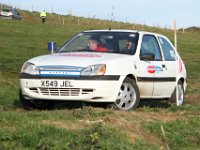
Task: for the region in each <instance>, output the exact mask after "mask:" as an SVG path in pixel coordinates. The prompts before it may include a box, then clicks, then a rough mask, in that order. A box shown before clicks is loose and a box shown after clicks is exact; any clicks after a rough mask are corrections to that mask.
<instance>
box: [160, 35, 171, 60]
mask: <svg viewBox="0 0 200 150" xmlns="http://www.w3.org/2000/svg"><path fill="white" fill-rule="evenodd" d="M158 39H159V41H160V45H161V47H162V50H163V54H164V58H165V60H167V61H175V51H174V48H173V47H172V46H171V45H170V43H169V42H168V41H167V40H166V39H165V38H162V37H159V38H158Z"/></svg>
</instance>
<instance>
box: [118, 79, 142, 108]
mask: <svg viewBox="0 0 200 150" xmlns="http://www.w3.org/2000/svg"><path fill="white" fill-rule="evenodd" d="M139 102H140V92H139V88H138V86H137V84H136V83H135V81H134V80H132V79H130V78H125V80H124V81H123V83H122V85H121V87H120V90H119V93H118V97H117V99H116V101H115V106H116V107H117V108H118V109H120V110H131V109H135V108H137V106H138V104H139Z"/></svg>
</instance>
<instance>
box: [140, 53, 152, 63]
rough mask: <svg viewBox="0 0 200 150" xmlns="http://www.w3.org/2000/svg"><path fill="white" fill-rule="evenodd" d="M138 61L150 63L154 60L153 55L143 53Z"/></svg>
mask: <svg viewBox="0 0 200 150" xmlns="http://www.w3.org/2000/svg"><path fill="white" fill-rule="evenodd" d="M140 59H141V60H144V61H152V60H154V59H155V55H154V54H153V53H144V54H142V55H141V56H140Z"/></svg>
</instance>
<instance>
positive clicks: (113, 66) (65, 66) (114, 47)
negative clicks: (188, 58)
mask: <svg viewBox="0 0 200 150" xmlns="http://www.w3.org/2000/svg"><path fill="white" fill-rule="evenodd" d="M95 44H96V45H95ZM95 46H96V47H95ZM186 86H187V81H186V69H185V65H184V63H183V61H182V59H181V57H180V55H179V54H178V52H177V50H176V49H175V48H174V46H173V45H172V44H171V42H170V41H169V40H168V38H167V37H165V36H163V35H160V34H155V33H150V32H144V31H134V30H91V31H84V32H80V33H78V34H77V35H75V36H74V37H73V38H72V39H70V40H69V41H68V42H66V43H65V44H64V45H63V46H62V47H61V48H60V49H58V50H57V51H56V52H55V53H54V54H49V55H43V56H38V57H35V58H32V59H30V60H28V61H27V62H25V63H24V65H23V67H22V69H21V73H20V100H21V103H22V104H23V106H24V107H36V108H45V107H47V106H49V105H50V103H51V102H52V101H54V102H55V101H87V102H110V103H113V104H114V105H115V106H116V107H117V108H119V109H121V110H130V109H134V108H136V107H137V106H138V104H139V102H140V99H163V100H171V101H172V102H174V103H175V104H176V105H177V106H180V105H182V104H183V102H184V92H185V90H186ZM51 104H52V103H51Z"/></svg>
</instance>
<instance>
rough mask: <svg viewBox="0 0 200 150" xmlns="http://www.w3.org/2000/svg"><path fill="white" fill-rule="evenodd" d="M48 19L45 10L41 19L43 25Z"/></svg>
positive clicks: (41, 14)
mask: <svg viewBox="0 0 200 150" xmlns="http://www.w3.org/2000/svg"><path fill="white" fill-rule="evenodd" d="M46 17H47V14H46V12H45V10H43V11H42V12H41V13H40V18H41V19H42V23H45V19H46Z"/></svg>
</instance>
